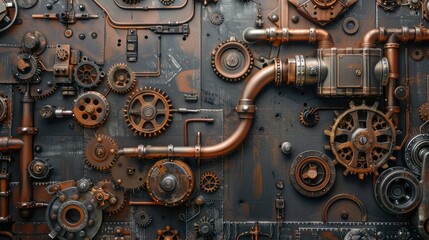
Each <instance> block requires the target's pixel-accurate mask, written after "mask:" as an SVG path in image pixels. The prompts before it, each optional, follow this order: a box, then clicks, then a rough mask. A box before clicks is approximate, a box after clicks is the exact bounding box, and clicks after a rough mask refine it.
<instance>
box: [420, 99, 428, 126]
mask: <svg viewBox="0 0 429 240" xmlns="http://www.w3.org/2000/svg"><path fill="white" fill-rule="evenodd" d="M419 116H420V119H421V120H422V121H423V122H427V121H429V103H427V102H426V103H423V104H422V105H420V107H419Z"/></svg>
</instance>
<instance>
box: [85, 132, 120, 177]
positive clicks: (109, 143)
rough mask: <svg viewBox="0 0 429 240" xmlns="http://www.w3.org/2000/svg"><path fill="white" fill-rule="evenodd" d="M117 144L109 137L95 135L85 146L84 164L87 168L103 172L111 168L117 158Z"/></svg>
mask: <svg viewBox="0 0 429 240" xmlns="http://www.w3.org/2000/svg"><path fill="white" fill-rule="evenodd" d="M117 151H118V144H117V143H116V142H115V141H114V140H113V139H112V138H111V137H109V136H106V135H104V134H96V135H95V138H94V139H91V140H90V141H89V142H88V143H87V144H86V149H85V162H86V164H88V165H89V166H91V167H93V168H95V169H97V170H99V171H104V170H107V169H109V168H111V167H112V166H113V164H114V163H115V161H116V159H117V156H116V152H117Z"/></svg>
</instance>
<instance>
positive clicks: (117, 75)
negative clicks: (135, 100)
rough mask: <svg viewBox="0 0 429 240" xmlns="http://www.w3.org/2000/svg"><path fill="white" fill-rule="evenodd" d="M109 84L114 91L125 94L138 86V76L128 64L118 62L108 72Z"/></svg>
mask: <svg viewBox="0 0 429 240" xmlns="http://www.w3.org/2000/svg"><path fill="white" fill-rule="evenodd" d="M107 84H109V87H110V89H112V91H113V92H115V93H119V94H125V93H128V92H130V91H131V90H133V88H134V87H135V86H136V76H135V74H134V72H133V71H132V70H131V68H130V67H128V66H127V65H125V64H123V63H121V64H116V65H114V66H112V67H111V68H110V70H109V73H108V74H107Z"/></svg>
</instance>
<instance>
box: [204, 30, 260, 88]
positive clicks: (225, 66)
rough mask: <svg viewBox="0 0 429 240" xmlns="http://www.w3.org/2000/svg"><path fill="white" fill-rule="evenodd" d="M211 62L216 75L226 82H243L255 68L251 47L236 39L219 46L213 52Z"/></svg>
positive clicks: (232, 38)
mask: <svg viewBox="0 0 429 240" xmlns="http://www.w3.org/2000/svg"><path fill="white" fill-rule="evenodd" d="M211 60H212V68H213V71H214V72H215V74H216V75H217V76H218V77H220V78H222V79H223V80H226V81H232V82H235V81H240V80H243V79H244V78H246V77H247V76H248V75H249V74H250V72H251V70H252V68H253V55H252V52H251V51H250V49H249V47H248V46H247V45H246V44H244V43H243V42H241V41H239V40H237V39H235V38H234V37H231V38H230V39H229V40H227V41H225V42H223V43H221V44H219V45H218V46H217V47H216V48H215V49H214V50H213V51H212V53H211Z"/></svg>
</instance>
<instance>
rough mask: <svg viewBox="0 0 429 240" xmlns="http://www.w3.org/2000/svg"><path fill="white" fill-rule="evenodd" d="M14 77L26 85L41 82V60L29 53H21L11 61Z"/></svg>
mask: <svg viewBox="0 0 429 240" xmlns="http://www.w3.org/2000/svg"><path fill="white" fill-rule="evenodd" d="M11 70H12V74H13V76H14V77H15V78H16V79H17V80H19V81H22V82H24V83H27V82H31V83H33V82H39V81H40V73H41V72H42V70H41V66H40V62H39V59H38V58H37V57H36V56H34V55H31V54H29V53H20V54H18V55H17V56H15V57H13V59H12V61H11Z"/></svg>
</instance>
